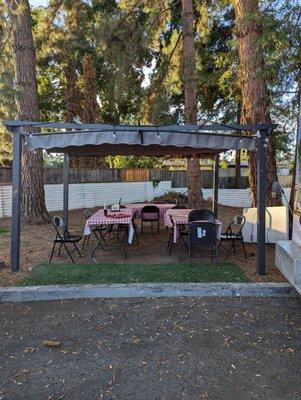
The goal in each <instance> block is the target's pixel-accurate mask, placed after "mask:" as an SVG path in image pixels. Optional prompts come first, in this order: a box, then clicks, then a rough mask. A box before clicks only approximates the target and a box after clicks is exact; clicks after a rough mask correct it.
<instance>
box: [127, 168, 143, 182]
mask: <svg viewBox="0 0 301 400" xmlns="http://www.w3.org/2000/svg"><path fill="white" fill-rule="evenodd" d="M121 176H122V180H123V181H126V182H143V181H148V180H149V170H148V169H123V170H122V174H121Z"/></svg>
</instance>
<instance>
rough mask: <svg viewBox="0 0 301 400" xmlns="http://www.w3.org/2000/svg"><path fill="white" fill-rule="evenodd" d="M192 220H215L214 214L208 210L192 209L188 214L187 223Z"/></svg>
mask: <svg viewBox="0 0 301 400" xmlns="http://www.w3.org/2000/svg"><path fill="white" fill-rule="evenodd" d="M193 221H211V222H215V215H214V213H213V212H212V211H210V210H192V211H190V213H189V214H188V223H189V222H193Z"/></svg>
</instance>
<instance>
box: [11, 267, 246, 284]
mask: <svg viewBox="0 0 301 400" xmlns="http://www.w3.org/2000/svg"><path fill="white" fill-rule="evenodd" d="M140 282H248V279H247V277H246V276H245V274H244V273H243V271H242V270H241V269H240V268H239V267H237V266H236V265H234V264H231V263H221V264H219V265H216V264H211V263H200V264H195V265H192V266H190V265H183V264H167V265H138V264H132V265H130V264H128V265H125V264H105V265H103V264H49V263H47V264H40V265H38V266H36V267H35V268H33V269H32V270H31V271H30V272H29V273H28V275H27V276H26V277H25V278H24V279H23V280H22V281H20V282H18V283H17V285H19V286H29V285H59V284H80V283H81V284H84V283H91V284H97V283H140Z"/></svg>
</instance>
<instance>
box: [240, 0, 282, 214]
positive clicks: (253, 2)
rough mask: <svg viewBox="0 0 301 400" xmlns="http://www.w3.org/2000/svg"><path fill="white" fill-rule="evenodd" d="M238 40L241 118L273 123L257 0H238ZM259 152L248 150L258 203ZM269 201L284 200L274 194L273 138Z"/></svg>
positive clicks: (273, 203) (271, 203)
mask: <svg viewBox="0 0 301 400" xmlns="http://www.w3.org/2000/svg"><path fill="white" fill-rule="evenodd" d="M234 6H235V14H236V30H237V33H236V34H237V43H238V53H239V61H240V71H239V78H240V85H241V93H242V116H241V122H242V123H245V124H259V123H270V122H271V118H270V111H269V108H270V104H269V93H268V87H267V81H266V78H265V68H264V58H263V50H262V47H261V37H262V24H261V18H260V13H259V7H258V0H236V1H235V3H234ZM256 154H257V152H256V151H255V150H254V151H250V152H249V169H250V174H249V182H250V189H251V195H252V205H253V207H256V206H257V196H256V194H257V156H256ZM266 171H267V172H266V205H267V206H276V205H279V204H281V199H279V198H274V197H273V196H272V193H271V192H272V184H273V182H274V181H276V180H277V168H276V154H275V146H274V142H273V139H272V138H270V140H269V143H268V146H267V151H266Z"/></svg>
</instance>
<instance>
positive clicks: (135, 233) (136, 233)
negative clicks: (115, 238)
mask: <svg viewBox="0 0 301 400" xmlns="http://www.w3.org/2000/svg"><path fill="white" fill-rule="evenodd" d="M134 237H135V238H136V240H137V244H138V246H140V243H139V238H138V232H137V228H136V227H134Z"/></svg>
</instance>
